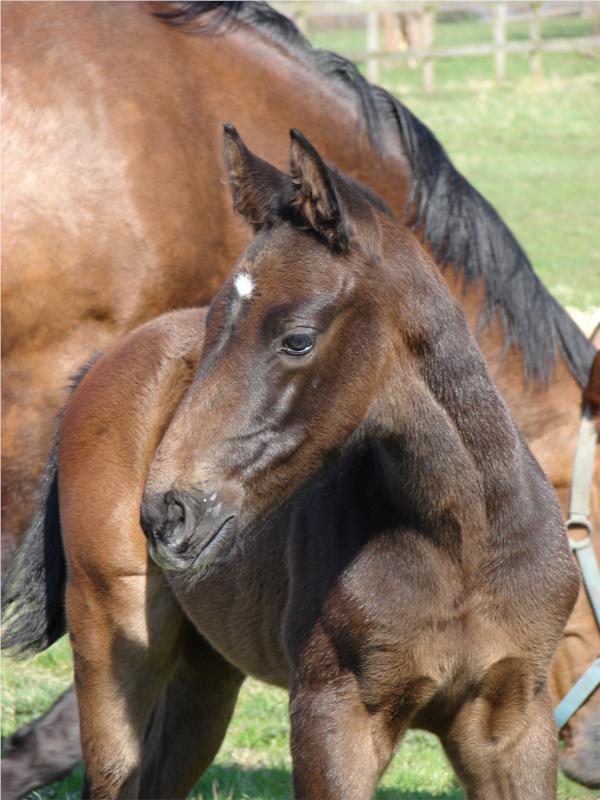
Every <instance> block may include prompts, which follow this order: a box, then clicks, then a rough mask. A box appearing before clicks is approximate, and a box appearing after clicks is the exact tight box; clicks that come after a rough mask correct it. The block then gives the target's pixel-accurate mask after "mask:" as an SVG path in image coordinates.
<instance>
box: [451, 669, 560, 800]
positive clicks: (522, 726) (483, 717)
mask: <svg viewBox="0 0 600 800" xmlns="http://www.w3.org/2000/svg"><path fill="white" fill-rule="evenodd" d="M505 680H506V684H505V685H504V687H503V689H504V691H503V692H502V695H501V696H493V695H488V696H487V697H486V696H485V694H486V693H485V692H484V694H483V696H479V697H478V698H476V699H474V700H470V701H468V702H467V703H465V704H464V705H463V707H462V708H461V710H460V711H459V713H458V714H457V716H456V717H455V719H454V721H453V723H452V725H451V726H450V728H449V730H448V731H447V732H446V734H445V735H444V736H443V737H442V743H443V745H444V748H445V750H446V753H447V755H448V757H449V759H450V761H451V763H452V765H453V767H454V769H455V770H456V773H457V775H458V776H459V778H460V779H461V781H462V782H463V784H464V786H465V789H466V792H467V797H469V799H470V800H505V799H506V798H510V800H550V798H553V797H556V772H557V758H558V738H557V732H556V727H555V725H554V719H553V717H552V707H551V703H550V699H549V696H548V693H547V691H546V689H545V687H544V688H543V689H541V690H540V691H539V692H538V693H537V694H534V696H531V695H532V694H533V693H526V692H525V691H524V690H523V686H522V685H519V681H518V679H517V678H512V679H511V677H509V676H505ZM527 694H529V697H527Z"/></svg>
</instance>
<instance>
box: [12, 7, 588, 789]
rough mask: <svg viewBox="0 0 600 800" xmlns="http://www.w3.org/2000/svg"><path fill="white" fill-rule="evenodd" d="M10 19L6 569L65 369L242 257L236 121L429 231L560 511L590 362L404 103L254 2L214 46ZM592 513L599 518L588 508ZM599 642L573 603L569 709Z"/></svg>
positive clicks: (140, 17)
mask: <svg viewBox="0 0 600 800" xmlns="http://www.w3.org/2000/svg"><path fill="white" fill-rule="evenodd" d="M204 11H205V12H206V18H207V19H209V18H211V15H213V16H214V14H215V12H213V11H211V10H210V8H209V6H208V4H206V5H205V6H204ZM195 13H196V12H193V13H192V14H191V17H193V16H194V14H195ZM216 13H217V14H218V13H220V12H218V11H217V12H216ZM2 15H3V59H4V70H3V82H4V91H5V115H4V127H5V130H4V136H3V144H4V148H5V151H4V187H5V203H4V215H3V247H4V257H3V291H4V304H3V326H4V327H3V331H4V337H3V348H4V351H3V352H4V361H3V369H4V372H3V376H4V378H3V393H4V395H3V401H4V402H3V443H2V447H3V509H2V512H3V523H4V524H3V547H6V548H7V551H6V552H7V553H8V555H10V553H11V550H12V548H13V547H14V543H15V542H16V541H18V540H19V539H20V537H21V535H22V531H23V530H24V529H25V527H26V526H27V524H28V522H29V520H30V519H31V516H32V513H33V510H34V507H35V502H36V497H37V492H36V487H37V485H38V480H39V476H40V472H41V468H42V465H43V463H44V461H45V458H46V456H47V453H48V450H49V447H50V441H51V431H52V425H53V419H54V416H55V414H56V412H57V411H58V409H59V407H60V406H61V404H62V403H63V401H64V399H65V388H64V387H65V386H66V385H67V383H68V377H69V375H70V374H72V373H73V372H74V371H75V369H77V368H78V367H79V365H80V364H81V363H84V362H85V361H86V360H87V359H88V358H89V356H90V355H91V354H92V353H94V352H96V351H97V350H99V349H103V348H105V347H106V346H107V345H108V344H109V343H110V342H111V341H113V340H114V339H115V338H116V337H117V336H119V335H121V334H122V333H124V332H125V331H127V330H129V329H131V328H132V327H134V326H135V325H136V324H138V323H139V322H141V321H143V320H145V319H148V318H149V317H151V316H153V315H154V314H156V313H158V312H160V311H162V310H165V309H169V308H175V307H179V306H182V305H193V304H199V303H204V302H207V301H208V300H210V299H211V298H212V297H213V295H214V294H215V292H216V291H217V289H218V287H219V286H220V284H221V282H222V280H223V278H224V277H225V276H226V274H227V271H228V269H229V265H230V264H231V263H232V261H233V258H234V257H235V256H236V255H237V254H238V253H239V252H240V251H241V250H242V248H243V246H244V245H245V244H246V243H247V241H248V234H247V232H246V231H245V229H244V228H243V226H241V225H240V223H239V221H238V220H236V219H235V218H234V216H233V215H232V214H231V212H230V204H229V198H228V195H227V192H226V189H225V187H224V186H223V185H222V183H220V176H222V172H221V168H220V165H219V160H218V159H215V157H214V156H215V153H217V152H218V151H219V150H220V126H221V124H222V122H223V121H225V120H226V119H233V120H235V121H236V123H237V124H238V126H239V127H240V129H241V130H242V132H243V133H244V135H245V136H246V137H247V139H248V141H249V143H250V144H251V145H252V146H254V147H255V148H257V149H259V150H260V151H262V152H269V153H270V154H272V157H273V160H274V161H275V163H278V164H279V165H282V164H283V163H285V160H286V153H285V148H284V147H283V145H282V140H283V137H282V135H281V134H282V131H285V130H287V129H288V128H289V127H290V126H292V125H297V126H299V127H301V128H302V129H303V130H305V131H306V132H307V133H308V134H309V135H310V136H311V138H312V139H313V141H314V142H315V143H316V144H317V146H318V147H319V149H320V150H321V152H323V153H324V155H325V156H327V157H330V158H335V160H336V161H337V163H338V164H339V165H340V166H341V167H342V168H343V169H345V170H346V171H348V172H349V173H350V174H353V175H354V176H355V177H357V178H359V179H362V180H363V181H364V182H365V183H367V184H368V185H370V186H372V187H373V188H374V189H376V190H377V191H378V192H379V193H380V194H381V196H382V197H384V199H385V200H386V201H387V203H388V204H389V205H390V206H391V207H392V208H393V210H394V211H395V212H396V213H397V215H398V216H399V218H401V219H405V221H406V222H407V223H408V224H409V225H411V226H412V227H413V228H414V229H415V230H416V231H417V232H418V233H419V235H421V236H422V237H424V239H425V241H426V243H427V244H428V246H429V247H430V249H431V252H432V254H433V256H434V257H435V259H436V261H437V263H438V265H439V266H440V267H443V268H444V269H445V272H444V275H445V278H446V281H447V283H448V284H449V286H450V288H451V289H452V291H453V293H454V294H455V296H456V297H457V298H458V299H459V301H460V302H461V304H462V305H463V308H464V309H465V312H466V315H467V318H468V320H469V323H470V324H471V327H472V329H473V330H479V325H478V322H479V320H480V312H481V308H482V305H483V306H484V307H485V308H487V311H489V312H491V313H492V316H493V315H494V314H496V316H495V317H494V319H493V321H492V322H491V323H490V324H489V325H488V326H487V327H486V328H485V329H484V330H483V331H482V332H481V334H480V336H479V342H480V345H481V347H482V349H483V352H484V354H485V356H486V359H487V362H488V364H489V366H490V369H491V371H492V374H493V376H494V379H495V381H496V382H497V384H498V386H499V388H500V390H501V392H502V394H503V396H504V398H505V399H506V400H507V402H508V404H509V406H510V408H511V410H512V412H513V414H514V416H515V418H516V420H517V422H518V424H519V426H520V428H521V430H522V431H523V433H524V435H525V437H526V438H527V440H528V442H529V444H530V446H531V448H532V450H533V452H534V453H535V455H536V456H537V458H538V459H539V461H540V463H541V464H542V466H543V468H544V470H545V471H546V473H547V474H548V476H549V477H550V479H551V481H552V483H553V485H554V487H555V489H556V490H557V492H558V494H559V497H560V499H561V502H562V504H563V509H564V508H566V502H567V497H568V491H569V485H570V478H571V463H572V457H573V453H574V447H575V438H576V432H577V426H578V419H579V414H580V401H581V388H582V386H583V384H584V383H585V381H586V376H587V372H588V369H589V366H590V364H591V360H592V357H593V350H592V349H591V348H590V347H589V346H588V345H587V343H586V342H585V339H584V337H583V336H582V335H581V333H580V332H579V331H578V330H577V328H576V326H575V325H574V323H572V322H571V321H570V320H569V319H568V318H567V316H566V314H565V313H564V312H563V311H562V309H559V308H558V307H557V306H556V305H555V304H554V303H553V301H552V300H551V299H550V297H549V296H548V295H547V293H545V291H544V290H543V288H542V287H541V286H540V285H539V283H537V281H536V280H535V278H534V277H533V276H532V274H531V272H530V267H529V264H528V262H527V259H526V257H525V256H524V254H523V253H522V251H521V250H520V249H519V247H518V245H517V243H516V242H515V241H514V239H512V237H510V235H509V234H508V233H507V231H506V229H505V227H504V226H503V225H502V222H501V221H500V220H499V219H498V218H497V216H496V215H495V214H494V212H493V211H492V210H491V209H490V208H489V206H488V205H487V204H485V202H484V201H482V199H481V198H480V197H479V196H478V195H477V194H476V193H475V192H473V190H472V189H471V188H470V187H469V186H468V185H467V184H466V183H465V182H464V181H463V180H462V178H460V176H458V174H457V173H456V172H455V171H454V170H453V167H452V166H451V164H450V162H449V161H448V160H447V157H446V155H445V154H444V153H443V151H442V150H441V148H439V145H438V144H437V142H435V140H434V139H433V137H432V136H431V134H430V133H429V132H428V131H427V130H426V129H425V128H424V127H423V126H422V125H421V124H420V123H419V122H418V120H416V119H415V118H414V117H412V115H410V113H409V112H408V111H407V110H406V109H405V108H404V107H403V106H401V105H400V104H399V103H396V102H394V101H392V100H391V99H390V98H388V97H387V96H386V95H385V93H383V92H380V91H374V90H372V89H369V87H368V86H367V85H366V84H365V83H364V82H361V80H360V79H359V78H358V77H357V76H356V74H355V73H354V72H353V69H352V68H351V67H350V65H348V64H347V62H344V60H343V59H338V58H334V57H331V56H327V55H324V54H318V53H314V54H313V53H312V52H311V51H310V50H309V49H308V48H307V47H306V46H305V45H304V44H303V42H302V40H301V38H300V37H299V36H298V35H297V34H296V33H294V31H293V29H292V28H291V26H290V25H288V24H286V23H285V22H284V21H282V20H281V19H279V18H278V17H277V15H276V14H275V13H274V12H268V11H262V10H254V9H252V8H251V7H249V6H245V7H244V8H242V7H241V6H240V7H239V8H238V9H237V11H235V13H234V16H236V17H237V18H239V20H240V24H239V25H237V26H234V28H233V29H232V30H229V31H228V32H227V33H226V34H225V35H223V36H217V37H213V36H211V35H208V34H202V35H198V36H196V35H194V31H195V30H196V28H197V27H198V24H199V22H200V21H202V19H203V18H204V17H203V16H202V15H201V16H200V17H199V19H197V20H194V19H193V18H192V19H190V20H189V24H188V25H187V26H186V25H184V26H183V27H182V28H181V29H177V28H175V27H173V26H170V25H167V24H165V23H164V22H162V21H160V20H158V19H157V18H155V17H154V16H152V14H151V13H149V11H148V9H147V8H146V7H145V6H144V5H143V4H127V3H124V4H120V3H119V4H108V3H106V4H98V5H94V4H61V3H53V4H17V3H15V4H10V3H7V4H3V9H2ZM157 61H160V70H157V67H156V64H157ZM248 98H252V102H250V103H249V102H248ZM324 110H325V113H324ZM32 119H35V124H32ZM24 176H27V179H26V180H25V179H24ZM157 187H159V189H158V190H157ZM412 201H414V203H413V202H412ZM509 277H510V280H509ZM484 316H487V312H486V313H485V314H484ZM501 320H503V321H504V323H508V324H507V327H506V324H505V325H504V326H503V325H502V324H501ZM507 329H508V330H509V332H510V342H511V343H510V345H509V346H508V350H507V349H506V347H507V341H506V335H505V334H506V330H507ZM596 492H597V490H596ZM592 511H593V522H594V524H595V526H598V525H599V524H600V519H599V517H598V503H597V500H596V495H594V498H593V508H592ZM7 562H8V558H6V559H5V562H4V563H7ZM599 645H600V635H599V634H598V630H597V627H596V624H595V622H594V619H593V616H592V614H591V612H590V608H589V604H588V603H587V600H586V598H585V596H584V595H581V597H580V600H579V602H578V604H577V606H576V609H575V611H574V615H573V617H572V621H571V623H570V625H569V627H568V628H567V637H566V638H565V640H564V643H563V644H562V645H561V647H560V649H559V652H558V656H557V660H556V662H555V664H556V668H555V669H554V670H553V674H552V679H551V689H552V692H553V697H554V700H555V702H556V701H557V700H558V699H559V698H560V697H561V696H562V695H564V694H565V692H566V691H567V690H568V689H569V688H570V687H571V685H572V684H573V682H574V681H575V680H576V679H577V678H578V677H579V676H580V675H581V674H582V673H583V671H584V670H585V669H586V668H587V666H588V665H589V664H590V662H591V660H592V658H593V657H594V656H595V654H596V653H597V651H598V647H599ZM597 703H598V693H596V696H595V698H592V699H590V701H588V703H587V706H586V708H587V711H586V710H585V709H584V710H583V711H582V712H580V713H579V714H578V715H577V717H576V718H575V720H576V722H577V721H578V722H579V723H580V724H579V725H575V726H574V727H573V729H572V731H571V734H572V735H570V736H569V748H568V749H567V751H566V753H567V754H568V755H569V756H570V757H569V758H568V759H567V760H568V761H569V765H570V772H571V774H572V775H574V777H576V778H577V779H579V780H583V781H587V782H599V781H600V776H599V775H598V771H597V770H598V765H597V763H596V764H595V765H594V763H592V762H591V761H590V760H589V759H584V761H583V762H578V758H577V750H578V748H579V743H580V741H583V740H584V739H589V738H590V736H592V735H593V733H592V725H593V719H592V711H591V709H593V708H594V707H595V705H597ZM596 716H597V715H596ZM565 763H566V762H565Z"/></svg>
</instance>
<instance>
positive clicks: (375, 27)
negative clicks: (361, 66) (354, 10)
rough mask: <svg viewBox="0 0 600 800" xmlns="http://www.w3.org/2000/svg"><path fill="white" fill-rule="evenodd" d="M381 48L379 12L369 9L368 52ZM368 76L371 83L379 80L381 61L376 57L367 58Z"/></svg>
mask: <svg viewBox="0 0 600 800" xmlns="http://www.w3.org/2000/svg"><path fill="white" fill-rule="evenodd" d="M376 50H379V13H378V12H377V11H367V52H368V53H370V52H374V51H376ZM367 78H368V79H369V81H370V83H377V82H378V81H379V61H378V59H376V58H369V59H368V60H367Z"/></svg>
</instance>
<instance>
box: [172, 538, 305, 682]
mask: <svg viewBox="0 0 600 800" xmlns="http://www.w3.org/2000/svg"><path fill="white" fill-rule="evenodd" d="M285 542H286V538H285V535H283V534H282V535H280V536H277V535H276V534H274V533H273V532H272V531H271V532H269V533H262V534H255V535H252V536H251V537H249V538H248V539H247V540H246V541H244V543H243V549H242V548H236V550H235V552H234V554H233V555H232V557H231V558H230V559H228V560H227V561H226V562H224V563H222V564H220V565H218V566H216V567H213V568H212V569H211V570H210V571H209V572H208V574H206V575H205V576H204V577H202V576H201V575H199V576H198V578H197V579H194V577H193V576H190V575H189V574H178V573H171V574H169V575H168V576H167V577H168V580H169V583H170V585H171V588H172V589H173V592H174V594H175V596H176V597H177V600H178V602H179V603H180V605H181V607H182V608H183V610H184V611H185V613H186V614H187V616H188V618H189V619H190V620H191V621H192V623H193V624H194V625H195V626H196V628H197V630H198V631H199V632H200V633H201V634H202V635H203V636H204V638H205V639H206V640H207V641H208V642H209V643H210V644H211V645H212V646H213V647H214V649H215V650H217V651H218V652H219V653H221V655H222V656H223V657H224V658H225V659H227V661H229V662H230V663H231V664H234V665H235V666H236V667H237V668H238V669H240V670H241V671H242V672H243V673H245V674H247V675H252V676H253V677H255V678H258V679H260V680H262V681H265V682H267V683H271V684H274V685H276V686H282V687H284V688H287V686H288V683H289V676H290V662H289V659H288V656H287V652H286V648H285V640H284V614H285V608H286V603H287V596H288V577H287V569H286V563H287V559H286V553H285Z"/></svg>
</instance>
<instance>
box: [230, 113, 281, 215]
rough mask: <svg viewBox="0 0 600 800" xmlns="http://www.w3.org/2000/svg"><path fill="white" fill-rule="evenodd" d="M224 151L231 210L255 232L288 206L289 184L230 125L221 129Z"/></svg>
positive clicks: (275, 168)
mask: <svg viewBox="0 0 600 800" xmlns="http://www.w3.org/2000/svg"><path fill="white" fill-rule="evenodd" d="M224 151H225V166H226V168H227V173H228V177H229V185H230V187H231V194H232V196H233V207H234V208H235V210H236V211H239V213H240V214H241V215H242V216H243V217H245V219H246V221H247V222H249V223H250V224H251V225H253V226H254V228H255V229H257V230H258V229H259V228H261V227H262V226H263V225H267V224H268V223H269V222H271V221H272V220H273V219H274V217H275V216H276V215H277V212H278V211H279V209H280V208H282V206H283V205H285V203H286V201H287V202H288V203H289V199H290V196H291V193H292V180H291V178H290V177H289V175H286V174H285V173H284V172H281V171H280V170H278V169H277V167H274V166H273V165H272V164H269V163H268V162H267V161H263V160H262V158H259V157H258V156H255V155H254V153H251V152H250V150H248V148H247V147H246V145H245V144H244V142H243V141H242V138H241V136H240V135H239V133H238V132H237V130H236V129H235V127H234V126H233V125H230V124H228V125H225V126H224Z"/></svg>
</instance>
